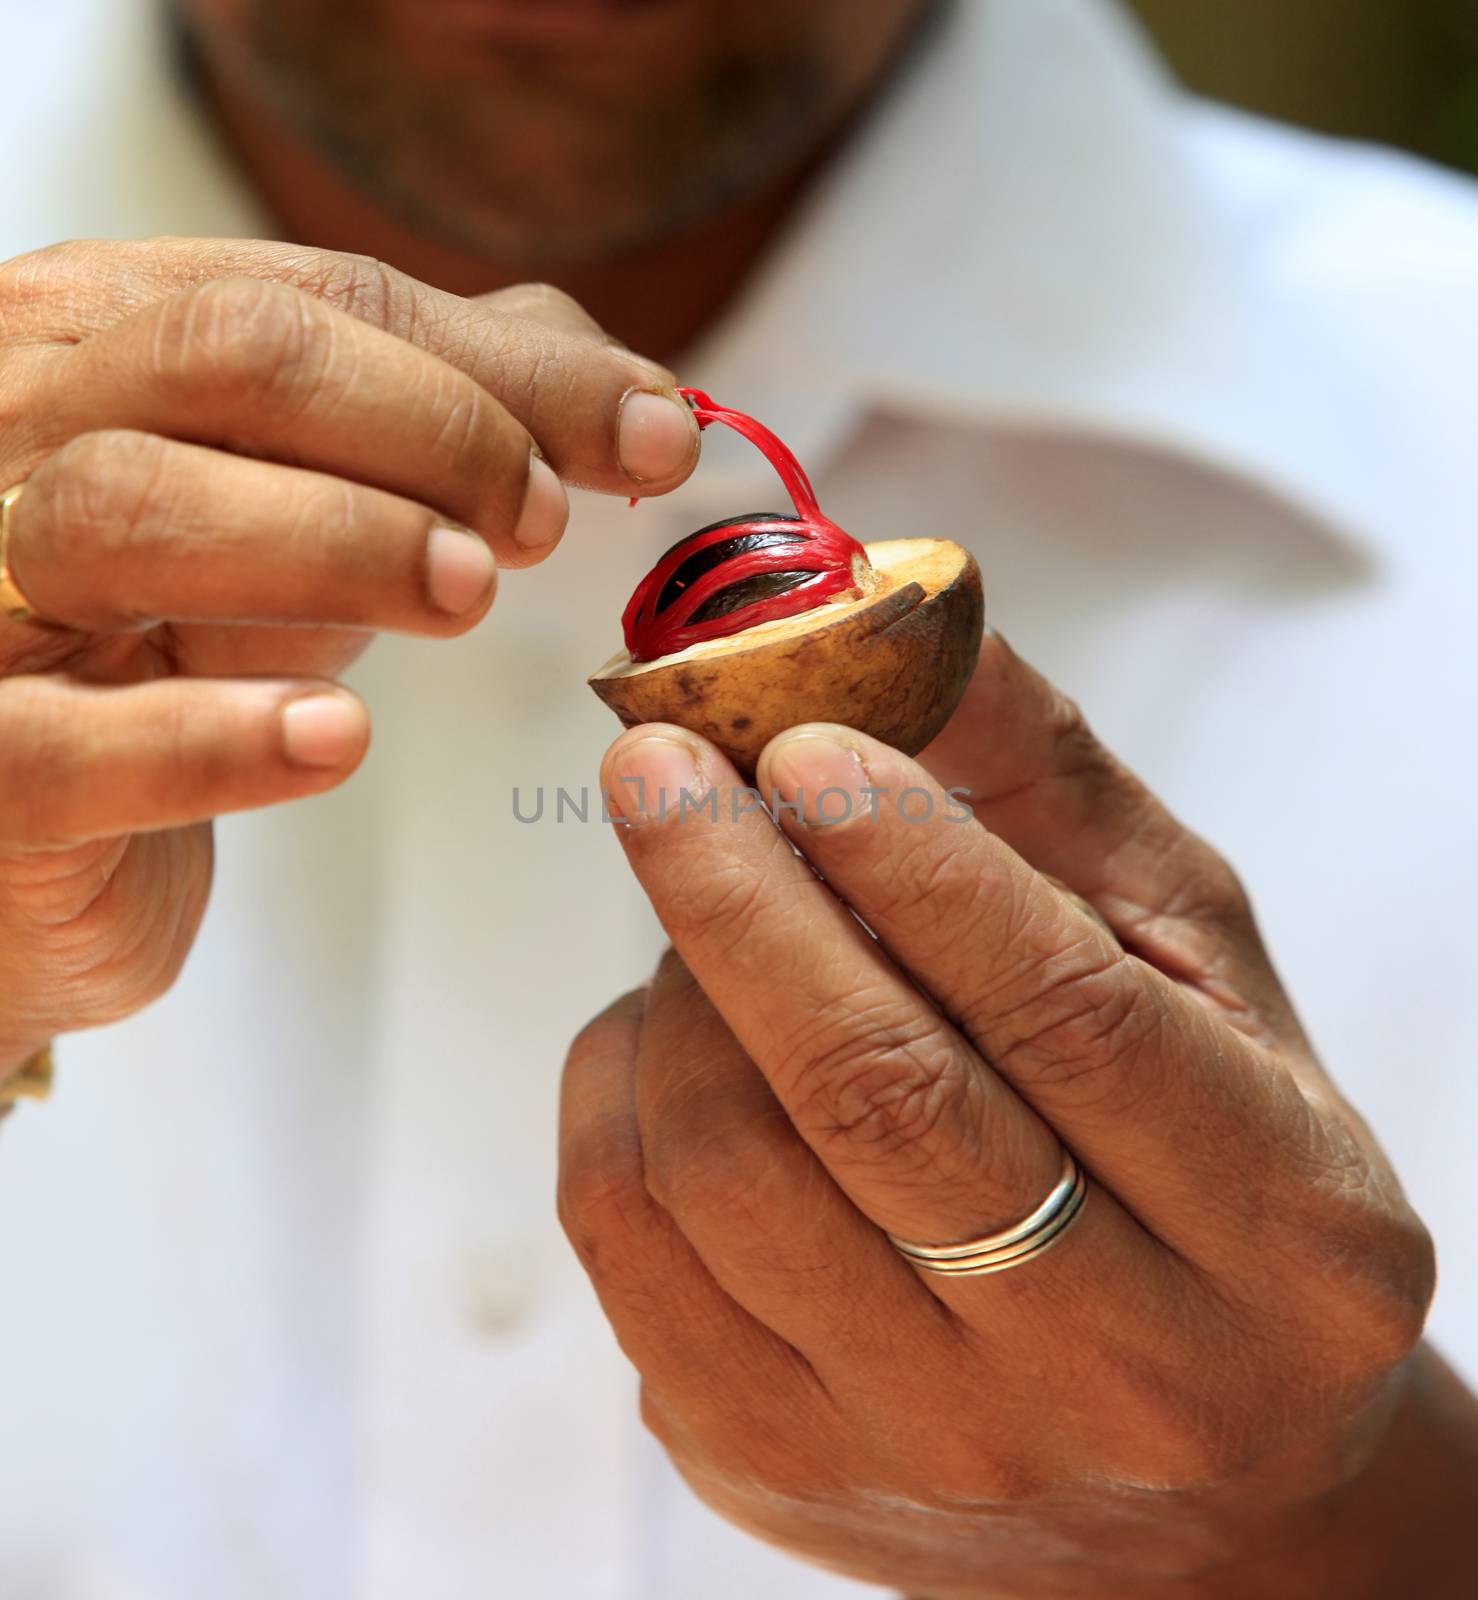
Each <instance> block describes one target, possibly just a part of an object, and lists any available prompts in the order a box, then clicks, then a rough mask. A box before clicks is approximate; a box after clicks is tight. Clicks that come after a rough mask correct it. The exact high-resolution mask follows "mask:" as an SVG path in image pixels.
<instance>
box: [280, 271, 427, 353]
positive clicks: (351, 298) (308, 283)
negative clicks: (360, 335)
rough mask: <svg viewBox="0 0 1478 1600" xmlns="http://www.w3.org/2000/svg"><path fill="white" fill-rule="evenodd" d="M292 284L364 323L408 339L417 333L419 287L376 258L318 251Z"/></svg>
mask: <svg viewBox="0 0 1478 1600" xmlns="http://www.w3.org/2000/svg"><path fill="white" fill-rule="evenodd" d="M292 282H293V284H294V285H295V286H296V287H297V288H300V289H302V290H304V291H305V292H306V293H308V294H310V295H312V296H313V298H314V299H315V300H320V301H322V302H323V303H324V304H326V305H331V306H334V307H336V308H337V309H338V310H340V311H345V312H347V313H348V314H349V315H350V316H351V317H357V318H358V319H359V320H360V321H361V322H368V323H372V324H374V326H376V327H379V328H388V329H393V330H394V331H395V332H397V333H401V334H405V335H406V336H407V337H408V336H409V335H410V333H412V332H413V331H414V326H415V317H416V315H417V310H418V306H419V301H418V299H417V296H416V293H415V285H414V284H413V283H412V281H411V280H410V279H409V278H407V277H406V276H405V274H404V273H402V272H397V271H396V270H395V268H394V267H391V266H388V265H387V264H386V263H385V262H383V261H380V260H377V259H376V258H375V257H374V256H369V255H356V254H351V253H348V252H336V251H314V252H312V253H311V254H310V255H309V256H307V257H306V258H304V260H303V261H302V262H301V263H300V264H299V265H298V266H297V267H296V268H295V270H294V272H293V274H292Z"/></svg>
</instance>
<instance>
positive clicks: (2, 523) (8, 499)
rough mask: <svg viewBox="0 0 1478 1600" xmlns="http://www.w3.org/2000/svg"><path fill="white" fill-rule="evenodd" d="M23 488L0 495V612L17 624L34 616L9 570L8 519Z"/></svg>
mask: <svg viewBox="0 0 1478 1600" xmlns="http://www.w3.org/2000/svg"><path fill="white" fill-rule="evenodd" d="M25 487H26V486H25V484H24V483H18V484H16V486H15V487H14V488H13V489H7V490H6V491H5V493H4V494H0V612H4V613H5V615H6V616H7V617H13V618H14V619H15V620H16V621H17V622H29V621H30V620H31V619H32V618H33V617H34V616H35V615H36V613H35V612H34V611H33V610H32V609H31V602H30V601H29V600H27V599H26V597H25V595H24V594H22V593H21V586H20V585H19V584H18V583H17V582H16V581H15V574H14V573H13V572H12V571H11V570H10V518H11V514H12V513H13V512H14V510H15V505H16V501H18V500H19V499H20V497H21V494H22V493H23V492H24V490H25Z"/></svg>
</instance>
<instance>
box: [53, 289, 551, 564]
mask: <svg viewBox="0 0 1478 1600" xmlns="http://www.w3.org/2000/svg"><path fill="white" fill-rule="evenodd" d="M43 387H47V385H46V384H45V380H43ZM49 391H50V392H49V393H48V394H47V396H46V397H45V400H44V403H43V404H42V405H41V406H40V408H39V409H40V411H41V413H42V414H44V415H45V416H47V417H48V418H49V419H50V422H49V425H50V426H51V427H52V429H53V430H54V432H55V433H56V435H57V439H56V442H57V443H58V444H60V443H61V442H62V441H63V440H65V439H68V438H71V437H73V436H74V435H78V434H83V433H90V432H94V431H96V430H100V429H108V428H129V429H137V430H141V431H144V432H148V433H157V434H163V435H166V436H169V437H173V438H177V439H183V440H186V441H191V442H195V443H199V444H208V445H215V446H219V447H222V448H225V449H229V450H233V451H239V452H242V453H244V454H247V455H255V456H264V457H268V458H270V459H273V460H276V461H279V462H283V463H286V464H289V465H295V466H306V467H311V468H313V469H315V470H317V471H320V472H327V473H332V474H334V475H335V476H338V477H344V478H347V479H350V480H352V481H355V482H359V483H364V484H368V485H371V486H373V487H376V488H380V489H385V490H388V491H390V492H391V493H394V494H399V495H403V496H406V497H407V498H409V499H412V500H416V501H419V502H421V503H422V504H425V505H430V506H434V507H436V508H437V509H438V510H439V511H441V512H442V513H443V515H445V516H447V517H449V518H450V519H451V520H453V521H456V522H460V523H462V524H464V525H465V526H467V527H469V528H472V529H474V530H475V531H476V532H477V533H479V534H481V535H482V536H483V537H484V538H485V539H487V540H488V542H489V543H490V544H491V546H492V548H493V551H494V553H495V554H496V555H497V557H498V559H499V561H500V562H501V563H503V564H504V565H505V566H527V565H529V564H530V563H531V562H534V561H539V560H542V559H543V557H544V556H545V555H547V554H548V552H549V551H550V550H551V549H552V548H553V546H554V544H555V543H556V542H557V541H558V539H559V537H560V534H561V533H562V532H563V530H564V525H565V521H566V519H567V517H568V510H569V507H568V502H567V500H566V496H565V492H564V488H563V486H562V485H561V484H560V482H559V480H558V479H557V478H556V477H555V475H554V473H553V471H552V470H551V469H550V468H549V467H548V465H547V464H545V463H544V462H543V461H541V460H539V459H538V457H537V456H536V455H534V454H532V451H533V444H534V441H533V439H532V438H531V436H530V435H529V433H528V430H527V429H525V428H524V426H523V425H522V424H521V423H520V422H518V421H517V420H516V419H515V418H514V417H512V416H511V415H510V414H509V413H508V411H506V410H505V409H504V407H503V406H502V405H500V404H499V403H498V401H497V400H496V399H494V397H493V396H492V395H491V394H490V393H489V392H488V391H487V390H486V389H484V388H483V387H482V386H481V385H480V384H478V383H477V382H475V381H474V380H473V379H472V378H469V377H468V376H467V375H466V374H465V373H462V372H459V371H458V370H457V369H456V368H455V367H452V366H450V365H449V364H448V363H446V362H445V361H442V360H440V359H439V358H438V357H436V356H433V355H429V354H428V353H427V352H426V351H424V350H420V349H418V348H417V347H415V346H414V345H411V344H409V343H407V342H406V341H405V340H402V339H397V338H395V337H394V336H393V335H392V334H388V333H385V332H384V331H382V330H381V329H379V328H375V327H373V326H371V325H370V324H368V323H366V322H362V321H360V320H359V319H358V318H356V317H351V316H349V315H348V314H347V313H346V312H343V311H339V310H336V309H335V308H334V307H332V306H329V305H326V304H324V303H323V302H322V301H320V300H316V299H314V298H313V297H312V296H310V295H306V294H303V293H302V292H300V291H298V290H295V289H290V288H286V287H284V286H283V285H280V284H270V283H262V282H258V281H257V280H254V279H235V280H232V279H227V280H220V281H217V282H214V283H209V284H205V285H202V286H201V287H199V288H196V289H189V290H186V291H184V292H183V293H181V294H178V295H175V296H173V297H172V298H171V299H169V300H166V301H163V302H161V303H160V304H158V305H155V306H151V307H149V308H148V309H147V310H145V311H142V312H140V313H138V314H137V315H135V316H133V317H130V318H128V319H127V320H125V321H124V322H121V323H118V324H117V325H115V326H113V327H111V328H108V329H106V330H105V331H104V332H102V333H100V334H98V335H96V336H95V337H93V338H91V339H87V340H84V341H83V342H82V343H81V344H80V345H78V346H76V347H75V348H73V349H71V350H69V351H68V352H67V353H66V354H65V355H62V356H60V357H58V358H55V359H54V361H53V363H52V365H51V373H50V382H49Z"/></svg>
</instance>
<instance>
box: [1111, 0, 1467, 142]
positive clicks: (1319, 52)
mask: <svg viewBox="0 0 1478 1600" xmlns="http://www.w3.org/2000/svg"><path fill="white" fill-rule="evenodd" d="M1127 3H1128V4H1129V6H1130V7H1131V9H1132V10H1134V11H1137V12H1138V13H1139V15H1140V17H1141V18H1142V19H1143V20H1144V22H1145V23H1146V25H1147V26H1148V27H1149V29H1150V31H1151V32H1152V33H1153V34H1154V35H1155V37H1156V38H1157V39H1158V40H1159V41H1160V44H1161V47H1162V49H1163V50H1164V52H1165V54H1166V56H1167V57H1168V58H1169V60H1170V62H1171V64H1172V65H1173V66H1174V67H1175V68H1176V70H1177V71H1178V72H1179V73H1180V75H1181V77H1182V78H1183V79H1184V80H1185V82H1186V83H1188V84H1189V85H1190V86H1191V87H1193V88H1194V89H1197V90H1198V91H1200V92H1201V93H1204V94H1210V95H1215V96H1217V97H1218V98H1221V99H1225V100H1230V101H1232V102H1234V103H1235V104H1237V105H1241V106H1245V107H1247V108H1248V109H1249V110H1252V111H1258V112H1261V113H1263V114H1264V115H1267V116H1273V117H1281V118H1283V119H1284V120H1285V121H1289V122H1296V123H1301V124H1303V125H1304V126H1306V127H1311V128H1318V129H1321V130H1324V131H1326V132H1329V133H1338V134H1345V135H1349V136H1353V137H1356V138H1365V139H1381V140H1385V141H1387V142H1388V143H1391V144H1397V145H1402V146H1404V147H1405V148H1407V149H1409V150H1415V151H1417V152H1418V153H1420V154H1422V155H1426V156H1431V157H1434V158H1435V159H1437V160H1439V161H1445V162H1448V163H1449V164H1451V165H1453V166H1456V167H1461V168H1463V169H1465V170H1467V171H1469V172H1474V173H1478V0H1127Z"/></svg>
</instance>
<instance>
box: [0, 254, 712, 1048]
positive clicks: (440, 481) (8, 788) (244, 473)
mask: <svg viewBox="0 0 1478 1600" xmlns="http://www.w3.org/2000/svg"><path fill="white" fill-rule="evenodd" d="M0 421H3V424H4V426H3V427H0V494H3V493H4V492H5V491H7V490H9V489H11V488H12V487H13V486H17V485H21V486H23V487H22V488H21V490H20V493H19V494H18V495H15V496H12V497H11V504H10V506H9V508H8V516H7V520H6V531H7V532H8V538H7V539H6V541H5V548H4V549H3V550H0V558H3V561H4V564H5V565H6V566H8V570H9V576H10V578H11V582H12V584H13V587H12V588H8V589H7V590H6V591H5V593H6V595H7V596H8V598H9V602H10V604H9V606H8V607H7V609H6V610H4V611H3V612H0V996H3V1006H0V1074H3V1073H4V1072H6V1071H8V1070H10V1069H11V1068H13V1067H15V1066H16V1065H17V1064H18V1063H19V1062H21V1061H22V1060H24V1059H25V1058H26V1056H27V1055H29V1054H30V1052H31V1051H32V1050H34V1049H35V1048H36V1047H37V1046H38V1045H40V1044H41V1043H43V1042H44V1041H45V1040H46V1039H48V1038H50V1037H51V1036H53V1035H54V1034H56V1033H59V1032H65V1031H70V1030H74V1029H77V1028H81V1027H88V1026H94V1025H96V1024H99V1023H103V1022H108V1021H112V1020H115V1019H116V1018H118V1017H121V1016H124V1015H126V1014H128V1013H129V1012H131V1011H133V1010H135V1009H137V1008H138V1007H139V1006H141V1005H142V1004H144V1003H145V1002H146V1001H147V1000H149V999H150V998H152V997H153V996H154V995H155V994H157V993H159V992H160V991H161V990H162V989H163V988H164V987H166V986H167V985H168V984H169V983H170V982H171V981H172V979H173V977H174V975H175V973H176V972H177V971H178V969H179V966H180V964H181V962H182V961H183V959H184V956H185V954H186V952H187V951H188V949H189V946H190V944H191V942H192V940H193V938H194V934H195V930H196V927H197V926H198V922H199V918H200V915H201V912H202V910H203V907H204V904H205V898H206V891H207V889H208V887H209V880H210V872H211V834H210V828H209V822H210V819H211V818H213V817H215V816H217V815H219V814H221V813H223V812H228V811H239V810H243V809H248V808H252V807H256V806H262V805H268V804H272V803H274V802H276V801H281V800H289V799H294V798H297V797H299V796H304V795H310V794H315V793H318V792H320V791H322V790H324V789H328V788H331V787H332V786H333V785H335V784H336V783H338V782H339V781H341V780H342V779H343V778H344V777H346V776H347V775H348V774H349V773H350V772H351V771H352V770H353V768H354V766H355V765H356V764H357V763H358V761H359V759H360V757H361V756H362V754H363V752H364V749H365V746H366V744H367V741H368V734H369V724H368V716H367V713H366V711H365V709H364V708H363V706H362V705H361V704H360V703H359V702H358V700H356V699H355V698H354V696H353V695H351V694H350V693H349V692H348V691H347V690H345V689H342V688H340V687H338V686H337V685H335V684H334V683H333V681H332V680H333V678H334V676H335V675H336V674H337V673H339V672H340V671H342V670H343V668H344V667H345V666H346V665H348V663H349V662H350V661H351V660H353V658H354V657H355V656H356V655H357V654H358V653H359V652H360V650H361V649H362V648H363V645H364V643H365V641H366V639H367V638H368V636H369V635H370V634H371V633H372V632H374V631H376V630H379V629H388V630H393V631H397V632H404V633H414V634H423V635H427V636H430V637H437V638H444V637H450V636H453V635H456V634H459V633H462V632H465V631H466V630H467V629H468V628H469V627H471V626H472V625H473V624H474V623H476V622H477V621H478V620H479V619H480V618H481V617H482V616H483V615H484V614H485V613H486V611H487V609H488V607H489V605H490V604H491V603H492V598H493V591H494V587H495V573H496V567H497V566H498V565H499V564H501V565H504V566H510V567H516V566H527V565H530V564H532V563H534V562H537V561H540V560H542V559H543V558H544V557H545V556H546V555H547V554H548V553H549V552H550V551H551V550H552V549H553V547H554V545H555V544H556V543H557V542H558V540H559V538H560V535H561V534H562V532H563V530H564V525H565V520H566V517H567V514H568V505H567V501H566V498H565V492H564V489H563V487H562V485H561V482H560V480H561V479H562V478H563V479H568V480H571V481H577V482H579V483H581V484H582V485H586V486H589V487H593V488H596V489H602V490H606V491H608V492H611V493H616V494H621V495H630V494H651V493H660V492H663V491H665V490H667V489H670V488H673V487H675V486H676V485H677V484H678V483H679V482H681V481H682V479H683V478H685V477H686V476H687V473H688V472H689V471H690V470H691V467H692V465H693V463H694V461H695V460H696V459H697V453H698V443H697V431H696V428H695V426H694V424H693V422H692V419H691V417H690V415H689V413H688V410H687V408H686V406H684V405H682V404H681V402H679V401H678V400H677V399H676V397H675V396H674V395H673V393H672V390H671V386H670V382H669V379H668V377H667V375H666V374H664V373H663V372H661V371H660V369H657V368H655V367H653V366H652V365H650V364H649V363H647V362H645V361H643V360H641V359H640V358H638V357H634V356H632V355H630V354H629V353H627V352H625V351H624V350H622V349H620V348H619V347H617V346H614V345H613V344H612V343H611V342H610V341H608V340H606V339H605V338H604V336H603V335H602V334H601V332H600V330H599V328H598V327H597V326H596V325H595V324H594V323H593V322H592V321H591V319H590V318H589V317H587V316H586V315H585V313H584V312H583V311H581V310H580V309H579V307H578V306H576V305H575V304H574V303H573V302H571V301H569V300H568V299H566V298H565V297H564V296H562V295H560V294H558V293H557V292H556V291H552V290H547V289H542V288H537V287H534V286H520V287H518V288H514V289H510V290H506V291H503V292H502V293H500V294H497V295H490V296H487V297H485V298H483V299H481V300H463V299H459V298H458V297H456V296H453V295H449V294H443V293H441V292H439V291H436V290H433V289H430V288H427V287H426V286H425V285H423V284H420V283H417V282H415V281H414V280H412V279H409V278H406V277H404V276H403V275H401V274H399V273H397V272H394V271H392V270H391V269H389V268H387V267H384V266H381V265H380V264H379V263H377V262H374V261H371V260H368V259H366V258H363V257H355V256H343V255H335V254H330V253H326V252H319V251H312V250H306V249H302V248H299V247H296V246H289V245H281V244H264V243H249V242H243V241H234V240H156V241H149V242H144V243H83V244H67V245H60V246H57V247H54V248H52V249H49V250H44V251H41V252H39V253H37V254H34V255H29V256H23V257H20V258H18V259H16V260H14V261H11V262H9V263H6V264H4V265H3V266H0ZM18 597H23V598H24V602H25V605H26V607H27V608H29V612H30V616H29V617H27V616H26V615H25V614H24V612H22V611H21V610H20V609H19V606H18ZM140 929H146V930H147V932H145V933H144V934H143V935H142V936H141V935H140V931H139V930H140Z"/></svg>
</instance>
